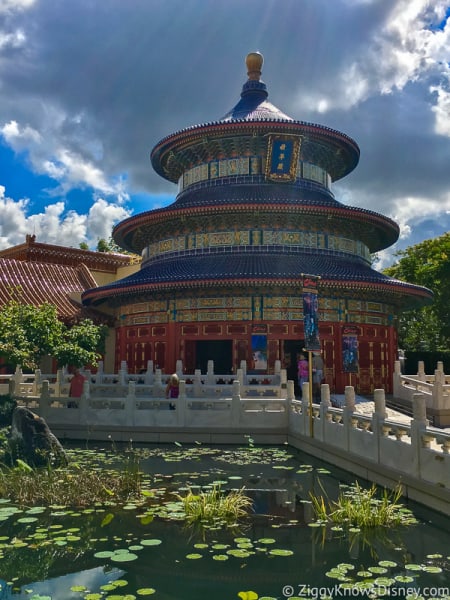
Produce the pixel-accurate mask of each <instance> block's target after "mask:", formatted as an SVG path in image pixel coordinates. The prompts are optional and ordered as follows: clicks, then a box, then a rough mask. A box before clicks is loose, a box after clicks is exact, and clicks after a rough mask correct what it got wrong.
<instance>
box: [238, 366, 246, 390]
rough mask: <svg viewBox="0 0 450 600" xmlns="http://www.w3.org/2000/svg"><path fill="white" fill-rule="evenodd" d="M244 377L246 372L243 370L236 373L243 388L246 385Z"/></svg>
mask: <svg viewBox="0 0 450 600" xmlns="http://www.w3.org/2000/svg"><path fill="white" fill-rule="evenodd" d="M244 376H245V371H244V370H243V369H238V370H237V373H236V377H237V378H238V381H239V385H240V386H241V387H242V386H243V385H244Z"/></svg>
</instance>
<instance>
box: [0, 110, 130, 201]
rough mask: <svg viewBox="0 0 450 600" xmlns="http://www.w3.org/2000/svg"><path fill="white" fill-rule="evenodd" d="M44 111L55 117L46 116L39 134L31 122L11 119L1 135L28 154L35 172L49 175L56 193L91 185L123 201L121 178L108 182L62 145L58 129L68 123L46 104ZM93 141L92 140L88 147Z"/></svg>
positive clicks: (100, 172) (83, 157)
mask: <svg viewBox="0 0 450 600" xmlns="http://www.w3.org/2000/svg"><path fill="white" fill-rule="evenodd" d="M46 112H47V114H48V116H49V117H50V115H51V116H53V117H56V118H47V119H46V120H45V121H44V123H42V125H41V127H42V133H40V132H39V131H37V130H36V129H35V128H33V127H31V126H30V125H20V124H19V123H18V122H17V121H15V120H12V121H9V122H8V123H6V124H4V125H3V127H2V128H1V129H0V134H1V135H2V136H3V138H4V140H5V142H7V143H8V145H9V146H10V147H11V148H12V149H13V150H14V151H15V152H17V153H20V152H24V153H25V154H26V155H27V158H28V160H29V162H30V164H31V166H32V168H33V171H34V172H35V173H36V174H38V175H48V176H49V177H51V178H52V179H54V180H55V181H57V182H58V183H59V184H60V188H59V189H58V190H57V193H60V194H61V193H66V192H68V191H69V190H71V189H75V188H77V187H92V188H93V189H94V190H95V191H97V192H101V193H103V194H112V195H116V196H117V198H118V199H119V201H121V202H123V201H124V200H126V199H127V198H128V195H127V193H126V191H125V186H124V183H123V181H122V180H119V181H118V182H114V181H111V179H110V180H109V181H108V178H107V177H106V175H105V174H104V173H103V171H102V170H101V169H100V168H99V167H98V166H97V165H96V164H94V163H93V162H92V160H89V159H88V158H86V157H85V156H82V155H81V154H80V153H78V152H75V151H74V150H71V149H69V148H68V147H65V146H63V145H62V142H63V139H64V138H62V137H61V128H62V127H63V126H64V124H65V123H66V122H67V118H66V117H64V115H63V114H62V112H61V111H60V110H56V109H52V108H51V107H46ZM78 122H79V121H78ZM72 125H73V122H72ZM93 144H94V140H91V146H92V145H93ZM97 152H98V149H97Z"/></svg>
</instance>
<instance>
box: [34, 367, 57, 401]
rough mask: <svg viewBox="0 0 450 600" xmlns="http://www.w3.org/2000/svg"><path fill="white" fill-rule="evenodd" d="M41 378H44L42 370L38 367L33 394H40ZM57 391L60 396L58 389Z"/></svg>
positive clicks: (35, 373) (35, 372)
mask: <svg viewBox="0 0 450 600" xmlns="http://www.w3.org/2000/svg"><path fill="white" fill-rule="evenodd" d="M41 380H42V371H41V370H40V369H36V370H35V371H34V381H33V396H39V390H40V387H41ZM55 393H56V395H57V396H59V393H57V392H56V391H55Z"/></svg>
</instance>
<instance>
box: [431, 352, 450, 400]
mask: <svg viewBox="0 0 450 600" xmlns="http://www.w3.org/2000/svg"><path fill="white" fill-rule="evenodd" d="M441 364H442V363H441ZM444 385H445V374H444V371H443V370H442V369H441V370H440V369H436V371H435V372H434V384H433V387H432V390H431V401H432V405H433V408H434V409H437V410H440V409H444V408H448V407H447V406H445V404H446V403H445V399H444Z"/></svg>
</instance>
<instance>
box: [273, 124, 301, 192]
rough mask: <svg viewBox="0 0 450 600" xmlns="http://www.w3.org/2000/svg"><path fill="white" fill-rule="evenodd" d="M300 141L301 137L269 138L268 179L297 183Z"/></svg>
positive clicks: (274, 136)
mask: <svg viewBox="0 0 450 600" xmlns="http://www.w3.org/2000/svg"><path fill="white" fill-rule="evenodd" d="M300 141H301V140H300V137H292V136H291V137H289V136H283V137H281V136H277V135H270V136H269V142H268V144H269V145H268V148H267V159H266V171H265V174H266V178H267V179H274V180H281V181H283V180H284V181H295V178H296V175H297V166H298V157H299V153H300Z"/></svg>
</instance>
